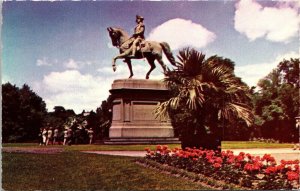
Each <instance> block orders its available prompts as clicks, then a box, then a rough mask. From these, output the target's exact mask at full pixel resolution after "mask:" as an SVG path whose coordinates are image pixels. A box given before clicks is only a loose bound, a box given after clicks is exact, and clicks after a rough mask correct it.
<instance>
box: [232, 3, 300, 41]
mask: <svg viewBox="0 0 300 191" xmlns="http://www.w3.org/2000/svg"><path fill="white" fill-rule="evenodd" d="M297 10H298V9H297V8H296V6H295V5H293V6H292V5H291V4H286V3H285V4H283V3H280V2H278V5H277V6H276V7H263V6H262V5H260V4H259V3H257V2H256V1H254V0H241V1H239V2H238V3H237V4H236V11H235V17H234V27H235V29H236V30H237V31H238V32H240V33H242V34H245V35H246V36H247V37H248V38H249V39H250V41H253V40H255V39H257V38H262V37H264V38H266V39H267V40H270V41H274V42H285V43H286V42H289V41H290V40H291V39H292V38H293V37H296V36H297V35H298V31H299V23H300V17H299V14H298V11H297Z"/></svg>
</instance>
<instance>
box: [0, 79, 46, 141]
mask: <svg viewBox="0 0 300 191" xmlns="http://www.w3.org/2000/svg"><path fill="white" fill-rule="evenodd" d="M2 99H3V100H2V109H3V122H2V125H3V132H2V133H3V134H2V136H3V142H21V141H29V140H35V139H36V138H37V135H38V133H39V128H40V127H42V123H43V118H44V116H45V114H46V112H47V111H46V104H45V102H44V101H43V100H42V98H41V97H39V96H38V95H37V94H36V93H35V92H33V91H32V90H31V89H30V87H29V86H28V85H26V84H24V85H23V87H22V88H21V89H20V88H18V87H16V86H15V85H11V84H10V83H6V84H3V85H2Z"/></svg>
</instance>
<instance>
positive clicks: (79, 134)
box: [39, 127, 94, 145]
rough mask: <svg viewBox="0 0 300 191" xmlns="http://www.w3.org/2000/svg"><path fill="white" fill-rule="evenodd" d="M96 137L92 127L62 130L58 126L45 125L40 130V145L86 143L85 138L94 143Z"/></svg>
mask: <svg viewBox="0 0 300 191" xmlns="http://www.w3.org/2000/svg"><path fill="white" fill-rule="evenodd" d="M85 135H86V136H85ZM93 138H94V131H93V129H92V128H89V129H87V128H84V129H78V128H77V129H76V130H74V131H73V130H72V129H71V128H66V129H65V130H64V131H63V132H60V131H59V130H58V128H53V127H45V128H41V129H40V132H39V144H40V145H49V144H51V145H55V144H63V145H71V144H73V143H75V144H78V143H85V141H84V140H85V139H88V143H89V144H92V142H93Z"/></svg>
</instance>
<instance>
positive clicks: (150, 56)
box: [107, 27, 176, 79]
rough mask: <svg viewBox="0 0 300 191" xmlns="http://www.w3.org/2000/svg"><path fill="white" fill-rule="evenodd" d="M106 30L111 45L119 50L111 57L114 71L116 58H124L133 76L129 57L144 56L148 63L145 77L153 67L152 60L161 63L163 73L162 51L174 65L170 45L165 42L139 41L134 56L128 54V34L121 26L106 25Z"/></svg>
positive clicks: (140, 57)
mask: <svg viewBox="0 0 300 191" xmlns="http://www.w3.org/2000/svg"><path fill="white" fill-rule="evenodd" d="M107 31H108V32H109V36H110V38H111V41H112V45H113V46H115V47H117V48H118V49H119V50H120V54H119V55H118V56H116V57H114V58H113V62H112V67H113V71H116V69H117V68H116V60H117V59H122V58H124V62H125V63H127V65H128V68H129V71H130V76H129V78H131V77H132V76H133V72H132V65H131V59H143V58H146V59H147V61H148V63H149V64H150V70H149V71H148V72H147V74H146V79H149V75H150V73H151V72H152V71H153V70H154V69H155V67H156V66H155V63H154V61H155V60H157V61H158V63H159V64H160V65H161V67H162V69H163V71H164V73H165V72H166V70H167V66H166V65H165V64H164V62H163V60H162V52H164V53H165V55H166V57H167V58H168V60H169V61H170V63H171V64H172V65H173V66H175V65H176V62H175V58H174V56H173V54H172V52H171V49H170V46H169V44H168V43H166V42H155V41H143V42H141V43H140V46H139V48H140V50H138V51H137V52H136V55H135V56H134V57H132V56H129V55H130V54H131V47H130V46H131V44H130V37H129V35H128V34H127V33H126V32H125V31H124V30H123V29H121V28H112V27H108V28H107Z"/></svg>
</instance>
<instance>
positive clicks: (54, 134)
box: [53, 128, 58, 145]
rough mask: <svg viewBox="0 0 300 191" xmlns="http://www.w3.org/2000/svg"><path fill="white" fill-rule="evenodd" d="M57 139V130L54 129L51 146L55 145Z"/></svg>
mask: <svg viewBox="0 0 300 191" xmlns="http://www.w3.org/2000/svg"><path fill="white" fill-rule="evenodd" d="M57 139H58V129H57V128H55V129H54V133H53V145H55V143H56V141H57Z"/></svg>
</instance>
